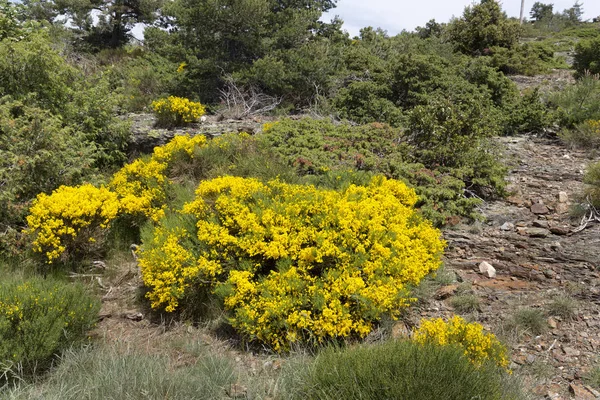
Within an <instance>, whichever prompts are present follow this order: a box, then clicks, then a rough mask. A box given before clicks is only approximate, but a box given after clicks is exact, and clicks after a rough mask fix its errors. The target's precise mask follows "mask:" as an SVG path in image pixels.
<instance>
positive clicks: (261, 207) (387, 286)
mask: <svg viewBox="0 0 600 400" xmlns="http://www.w3.org/2000/svg"><path fill="white" fill-rule="evenodd" d="M416 200H417V197H416V195H415V193H414V191H413V190H412V189H409V188H407V187H406V186H405V185H404V184H403V183H401V182H399V181H395V180H388V179H385V178H383V177H376V178H374V179H373V180H372V181H371V183H370V184H369V185H368V186H355V185H350V186H349V187H348V188H347V189H345V190H343V191H334V190H327V189H318V188H315V187H314V186H306V185H290V184H285V183H282V182H280V181H278V180H274V181H270V182H268V183H262V182H260V181H258V180H256V179H250V178H239V177H231V176H225V177H221V178H216V179H213V180H210V181H204V182H202V183H200V185H199V186H198V188H197V191H196V199H195V201H193V202H191V203H188V204H186V205H185V206H184V207H183V210H182V211H181V216H180V219H181V220H182V221H188V220H189V219H190V218H192V221H195V222H193V223H195V229H193V230H195V231H190V229H189V228H187V229H186V228H185V224H180V226H176V225H177V224H173V223H172V222H168V221H169V218H167V219H166V220H163V221H161V222H164V223H162V224H159V225H158V226H157V227H156V228H155V230H154V232H153V233H152V234H151V235H150V237H147V238H146V240H145V241H144V246H143V249H142V253H141V257H140V266H141V269H142V276H143V279H144V282H145V284H146V286H147V287H148V288H149V289H150V291H149V292H148V294H147V296H148V298H149V299H150V301H151V304H152V307H154V308H163V309H165V310H166V311H174V310H176V309H177V308H178V306H180V305H181V306H185V302H186V298H191V297H193V296H191V295H192V294H193V293H195V292H196V291H201V290H206V289H210V290H213V291H214V292H215V293H216V294H218V295H220V296H221V297H222V299H223V301H224V305H225V308H226V310H228V311H229V312H230V322H231V324H232V326H233V327H234V328H235V329H236V330H238V331H239V332H240V333H242V334H244V335H246V337H248V338H249V339H252V340H259V341H262V342H264V343H267V344H269V345H271V346H272V347H273V348H274V349H275V350H285V349H287V348H289V345H290V344H291V343H294V342H297V341H300V340H315V341H318V342H321V341H323V340H324V339H327V338H336V337H350V336H354V337H364V336H365V335H367V334H368V333H369V332H370V331H371V329H372V328H373V324H374V322H375V321H377V320H378V319H379V318H380V317H381V316H382V315H383V314H391V315H392V316H396V315H397V314H398V313H399V312H400V310H401V309H402V308H403V307H406V306H407V305H408V304H409V303H410V302H411V299H410V297H409V293H408V290H407V287H408V286H409V285H416V284H418V283H419V281H420V280H421V279H422V278H423V277H424V276H425V275H427V274H428V273H430V272H431V271H434V270H436V269H437V268H438V267H439V265H440V255H441V252H442V250H443V248H444V242H443V241H442V240H441V239H440V232H439V231H438V230H436V229H435V228H433V227H432V226H431V225H430V224H429V223H428V222H426V221H423V220H421V219H420V218H418V217H417V216H416V214H415V212H414V210H413V205H414V204H415V202H416ZM167 222H168V223H167ZM192 226H193V225H192Z"/></svg>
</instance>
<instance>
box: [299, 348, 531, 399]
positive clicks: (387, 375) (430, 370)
mask: <svg viewBox="0 0 600 400" xmlns="http://www.w3.org/2000/svg"><path fill="white" fill-rule="evenodd" d="M462 353H463V352H462V351H461V350H460V349H458V348H454V347H451V346H434V345H425V346H422V345H419V344H417V343H413V342H409V341H391V342H387V343H384V344H380V345H371V346H361V347H355V348H352V349H343V350H337V349H334V348H329V349H325V350H324V351H322V352H321V353H320V354H319V355H318V356H317V357H316V359H315V360H314V361H313V362H312V363H310V364H309V365H308V367H307V368H305V369H303V370H300V371H295V372H294V374H293V375H292V377H291V378H290V383H289V386H290V391H291V392H292V393H291V397H292V398H298V399H305V398H309V399H348V400H354V399H373V400H376V399H412V400H430V399H447V400H453V399H456V400H459V399H460V400H463V399H475V398H477V399H487V400H494V399H498V400H500V399H502V400H508V399H524V398H525V396H524V393H522V392H521V389H520V387H519V385H518V383H517V382H516V381H514V380H513V379H510V377H509V376H508V375H507V374H506V372H504V371H501V370H499V369H498V368H497V367H494V366H492V365H489V364H485V365H483V366H481V367H479V368H478V367H476V366H475V365H474V364H472V363H471V362H469V361H468V359H467V358H466V357H464V355H463V354H462Z"/></svg>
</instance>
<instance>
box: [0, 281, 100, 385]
mask: <svg viewBox="0 0 600 400" xmlns="http://www.w3.org/2000/svg"><path fill="white" fill-rule="evenodd" d="M0 305H1V307H0V337H2V341H0V364H1V365H2V366H3V368H4V370H5V371H6V372H7V373H8V375H9V376H12V374H13V373H19V374H25V375H29V374H32V373H33V372H35V371H37V370H38V369H43V368H45V367H47V366H48V365H49V363H50V362H51V360H52V357H53V356H54V355H55V354H57V353H59V352H60V351H62V350H65V349H66V348H68V347H70V346H72V345H73V344H76V343H78V342H80V341H82V340H84V339H85V338H86V334H87V331H88V330H89V329H90V328H91V327H92V326H93V325H94V324H95V322H96V319H97V317H98V311H99V309H100V302H99V301H98V300H96V299H95V298H93V297H91V296H90V295H89V294H87V293H86V291H85V289H84V287H82V286H80V285H75V284H68V283H62V282H58V281H53V280H50V279H41V278H31V279H28V280H24V281H22V280H11V279H4V280H3V281H2V282H0Z"/></svg>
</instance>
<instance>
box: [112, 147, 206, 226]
mask: <svg viewBox="0 0 600 400" xmlns="http://www.w3.org/2000/svg"><path fill="white" fill-rule="evenodd" d="M206 144H207V143H206V137H205V136H204V135H198V136H193V137H190V136H189V135H180V136H175V137H174V138H173V139H172V140H171V141H170V142H169V143H167V144H165V145H163V146H158V147H155V148H154V152H153V154H152V157H151V158H150V160H147V161H145V160H142V159H138V160H135V161H134V162H132V163H130V164H127V165H126V166H124V167H123V168H121V170H120V171H118V172H117V173H115V174H114V175H113V179H112V180H111V182H110V188H111V190H112V191H114V192H115V193H116V194H117V195H118V196H119V203H120V208H121V213H122V214H129V215H132V216H140V215H141V216H143V217H146V218H150V219H151V220H152V221H154V222H156V221H158V220H159V219H161V218H162V217H163V216H164V214H165V208H166V204H165V203H166V196H167V194H166V193H167V187H168V184H169V180H168V179H167V176H166V173H167V170H168V168H169V163H170V162H171V161H172V160H173V158H174V157H176V156H178V155H184V156H187V157H190V158H192V157H193V154H194V151H195V149H197V148H201V147H204V146H206Z"/></svg>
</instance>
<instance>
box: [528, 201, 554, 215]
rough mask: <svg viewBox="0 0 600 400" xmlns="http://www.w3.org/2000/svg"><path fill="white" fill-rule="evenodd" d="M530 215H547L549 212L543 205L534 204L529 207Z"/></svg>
mask: <svg viewBox="0 0 600 400" xmlns="http://www.w3.org/2000/svg"><path fill="white" fill-rule="evenodd" d="M530 210H531V212H532V213H534V214H536V215H543V214H548V213H549V212H550V210H549V209H548V207H546V206H545V205H544V204H543V203H535V204H532V205H531V207H530Z"/></svg>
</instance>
